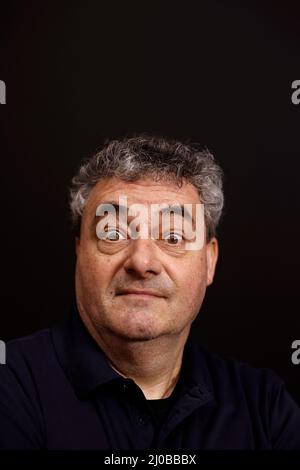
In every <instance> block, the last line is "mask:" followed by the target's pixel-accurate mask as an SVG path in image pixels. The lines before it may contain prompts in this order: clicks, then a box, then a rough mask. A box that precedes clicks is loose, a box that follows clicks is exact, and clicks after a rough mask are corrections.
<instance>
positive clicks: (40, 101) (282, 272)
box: [0, 1, 300, 403]
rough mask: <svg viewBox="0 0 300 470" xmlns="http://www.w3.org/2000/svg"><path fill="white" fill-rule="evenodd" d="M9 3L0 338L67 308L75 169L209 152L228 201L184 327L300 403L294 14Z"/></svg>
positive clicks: (271, 8)
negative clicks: (118, 148) (126, 154)
mask: <svg viewBox="0 0 300 470" xmlns="http://www.w3.org/2000/svg"><path fill="white" fill-rule="evenodd" d="M5 3H6V5H5V4H4V2H2V3H1V6H0V9H1V12H0V58H1V65H0V79H1V80H4V81H5V83H6V87H7V104H6V105H4V106H0V120H1V121H0V155H1V209H2V210H1V220H2V225H1V226H2V230H1V232H2V242H1V271H2V277H1V279H2V282H1V284H2V294H1V319H0V338H1V339H2V340H5V341H6V340H9V339H11V338H15V337H18V336H23V335H26V334H29V333H31V332H33V331H35V330H37V329H40V328H44V327H47V326H50V325H52V324H54V323H56V322H57V321H59V320H60V319H61V318H62V316H63V315H64V312H65V311H66V309H68V306H69V303H70V301H71V298H72V295H73V278H74V266H75V253H74V240H73V237H72V234H71V231H70V223H69V218H68V217H69V213H68V185H69V182H70V179H71V177H72V176H73V174H74V173H75V172H76V171H77V168H78V166H79V163H80V161H81V159H82V158H84V157H87V156H89V155H91V154H92V153H93V152H94V151H96V150H97V149H99V148H100V147H101V144H102V143H103V141H104V139H106V138H114V137H122V136H123V135H125V134H128V133H131V132H139V131H147V132H153V133H159V134H163V135H167V136H171V137H176V138H179V139H185V138H189V139H191V140H194V141H198V142H200V143H202V144H203V145H204V146H207V147H208V148H209V149H210V150H211V151H212V152H213V153H214V154H215V156H216V159H217V160H218V161H219V163H220V164H221V166H222V168H223V169H224V172H225V198H226V199H225V201H226V207H225V214H224V218H223V221H222V223H221V225H220V229H219V243H220V258H219V261H218V267H217V273H216V277H215V281H214V284H213V285H212V286H211V287H209V288H208V291H207V295H206V299H205V302H204V305H203V307H202V310H201V314H200V315H199V318H198V319H197V321H196V324H195V328H197V330H198V332H199V337H200V339H201V341H202V342H203V344H204V345H205V346H206V347H207V348H209V349H210V350H212V351H215V352H217V353H219V354H221V355H223V356H234V357H235V358H237V359H240V360H243V361H245V362H248V363H249V364H251V365H253V366H256V367H270V368H272V369H274V370H275V371H276V372H277V373H279V374H280V375H281V376H282V377H283V378H284V380H285V381H286V383H287V386H288V388H289V390H290V392H291V393H292V394H293V396H294V397H295V398H296V399H297V400H298V401H299V403H300V380H299V373H300V365H298V366H295V365H293V364H292V362H291V354H292V349H291V343H292V342H293V340H295V339H300V319H299V311H300V309H299V291H300V287H299V280H300V277H299V262H300V249H299V240H300V224H299V220H298V218H299V208H300V196H299V187H300V182H299V177H300V163H299V158H300V154H299V150H300V142H299V122H300V105H299V106H296V105H294V104H293V103H292V101H291V94H292V90H291V84H292V82H293V81H294V80H297V79H300V61H299V54H300V8H299V6H297V3H296V2H295V3H293V2H282V1H281V2H279V1H278V2H257V3H255V2H250V1H249V2H233V1H231V2H225V1H224V2H221V1H207V2H200V1H199V2H185V3H184V2H181V3H177V4H175V3H174V2H164V3H163V2H161V4H159V3H156V2H150V1H149V2H139V3H138V2H122V3H121V2H120V3H119V4H118V3H117V2H111V5H109V6H108V3H109V2H102V1H98V2H94V3H92V2H82V3H81V4H80V3H76V2H75V3H70V4H67V3H62V4H60V5H59V6H58V4H54V3H53V2H48V3H47V2H5ZM8 3H9V4H8ZM45 366H46V365H45Z"/></svg>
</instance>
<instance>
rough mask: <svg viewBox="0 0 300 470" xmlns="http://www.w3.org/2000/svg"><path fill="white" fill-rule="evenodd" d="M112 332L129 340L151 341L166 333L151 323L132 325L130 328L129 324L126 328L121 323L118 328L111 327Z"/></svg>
mask: <svg viewBox="0 0 300 470" xmlns="http://www.w3.org/2000/svg"><path fill="white" fill-rule="evenodd" d="M111 332H112V333H113V334H114V335H115V336H118V337H119V338H122V339H124V340H127V341H151V340H153V339H157V338H159V337H160V336H162V335H164V334H166V333H165V332H164V331H162V330H161V329H158V328H153V326H152V327H150V326H149V325H135V326H134V325H130V328H129V327H128V325H126V326H125V327H124V328H120V325H118V327H117V328H111Z"/></svg>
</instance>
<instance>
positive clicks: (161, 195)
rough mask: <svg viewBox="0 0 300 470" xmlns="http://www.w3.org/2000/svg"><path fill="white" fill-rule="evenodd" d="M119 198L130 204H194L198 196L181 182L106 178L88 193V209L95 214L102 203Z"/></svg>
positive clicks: (192, 187) (191, 187)
mask: <svg viewBox="0 0 300 470" xmlns="http://www.w3.org/2000/svg"><path fill="white" fill-rule="evenodd" d="M120 196H124V197H125V198H126V199H127V202H128V204H129V205H131V204H143V205H148V206H149V205H151V204H162V203H167V204H180V205H182V204H188V203H190V204H196V203H199V202H200V196H199V193H198V191H197V189H196V188H195V186H193V185H192V184H191V183H189V182H188V181H183V183H182V185H181V186H178V184H177V183H176V182H175V181H154V180H153V179H151V178H143V179H140V180H137V181H124V180H121V179H120V178H116V177H113V178H106V179H105V180H101V181H99V182H98V183H97V184H96V185H95V187H94V188H93V190H92V191H91V193H90V196H89V198H88V201H87V206H89V207H88V208H89V209H90V210H91V211H93V212H95V210H96V207H97V206H98V205H99V204H101V203H104V202H108V201H112V202H116V201H117V200H119V198H120Z"/></svg>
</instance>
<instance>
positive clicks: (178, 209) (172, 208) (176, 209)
mask: <svg viewBox="0 0 300 470" xmlns="http://www.w3.org/2000/svg"><path fill="white" fill-rule="evenodd" d="M102 204H103V205H111V206H113V207H114V209H115V211H116V213H117V214H119V212H120V210H123V211H125V210H126V209H127V210H128V207H127V206H122V205H120V204H118V203H117V202H115V201H103V202H101V204H99V205H102ZM99 205H98V206H99ZM98 206H97V207H98ZM184 209H185V210H184ZM160 212H161V213H162V214H165V213H167V214H168V213H171V212H173V213H175V214H178V215H181V217H184V216H186V217H187V218H188V220H189V222H191V223H193V222H194V218H193V217H192V215H191V214H190V212H189V210H187V209H186V208H184V206H183V205H182V204H181V205H178V204H176V203H175V204H170V205H169V207H163V208H160ZM99 217H103V216H101V215H96V214H95V217H94V219H93V226H94V225H95V224H96V222H97V220H98V218H99Z"/></svg>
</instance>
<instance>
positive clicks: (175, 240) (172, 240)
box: [165, 232, 182, 245]
mask: <svg viewBox="0 0 300 470" xmlns="http://www.w3.org/2000/svg"><path fill="white" fill-rule="evenodd" d="M165 239H166V240H167V242H168V243H169V245H178V244H179V243H180V242H181V241H182V236H181V235H179V234H178V233H174V232H172V233H170V234H169V235H168V236H167V237H165Z"/></svg>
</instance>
